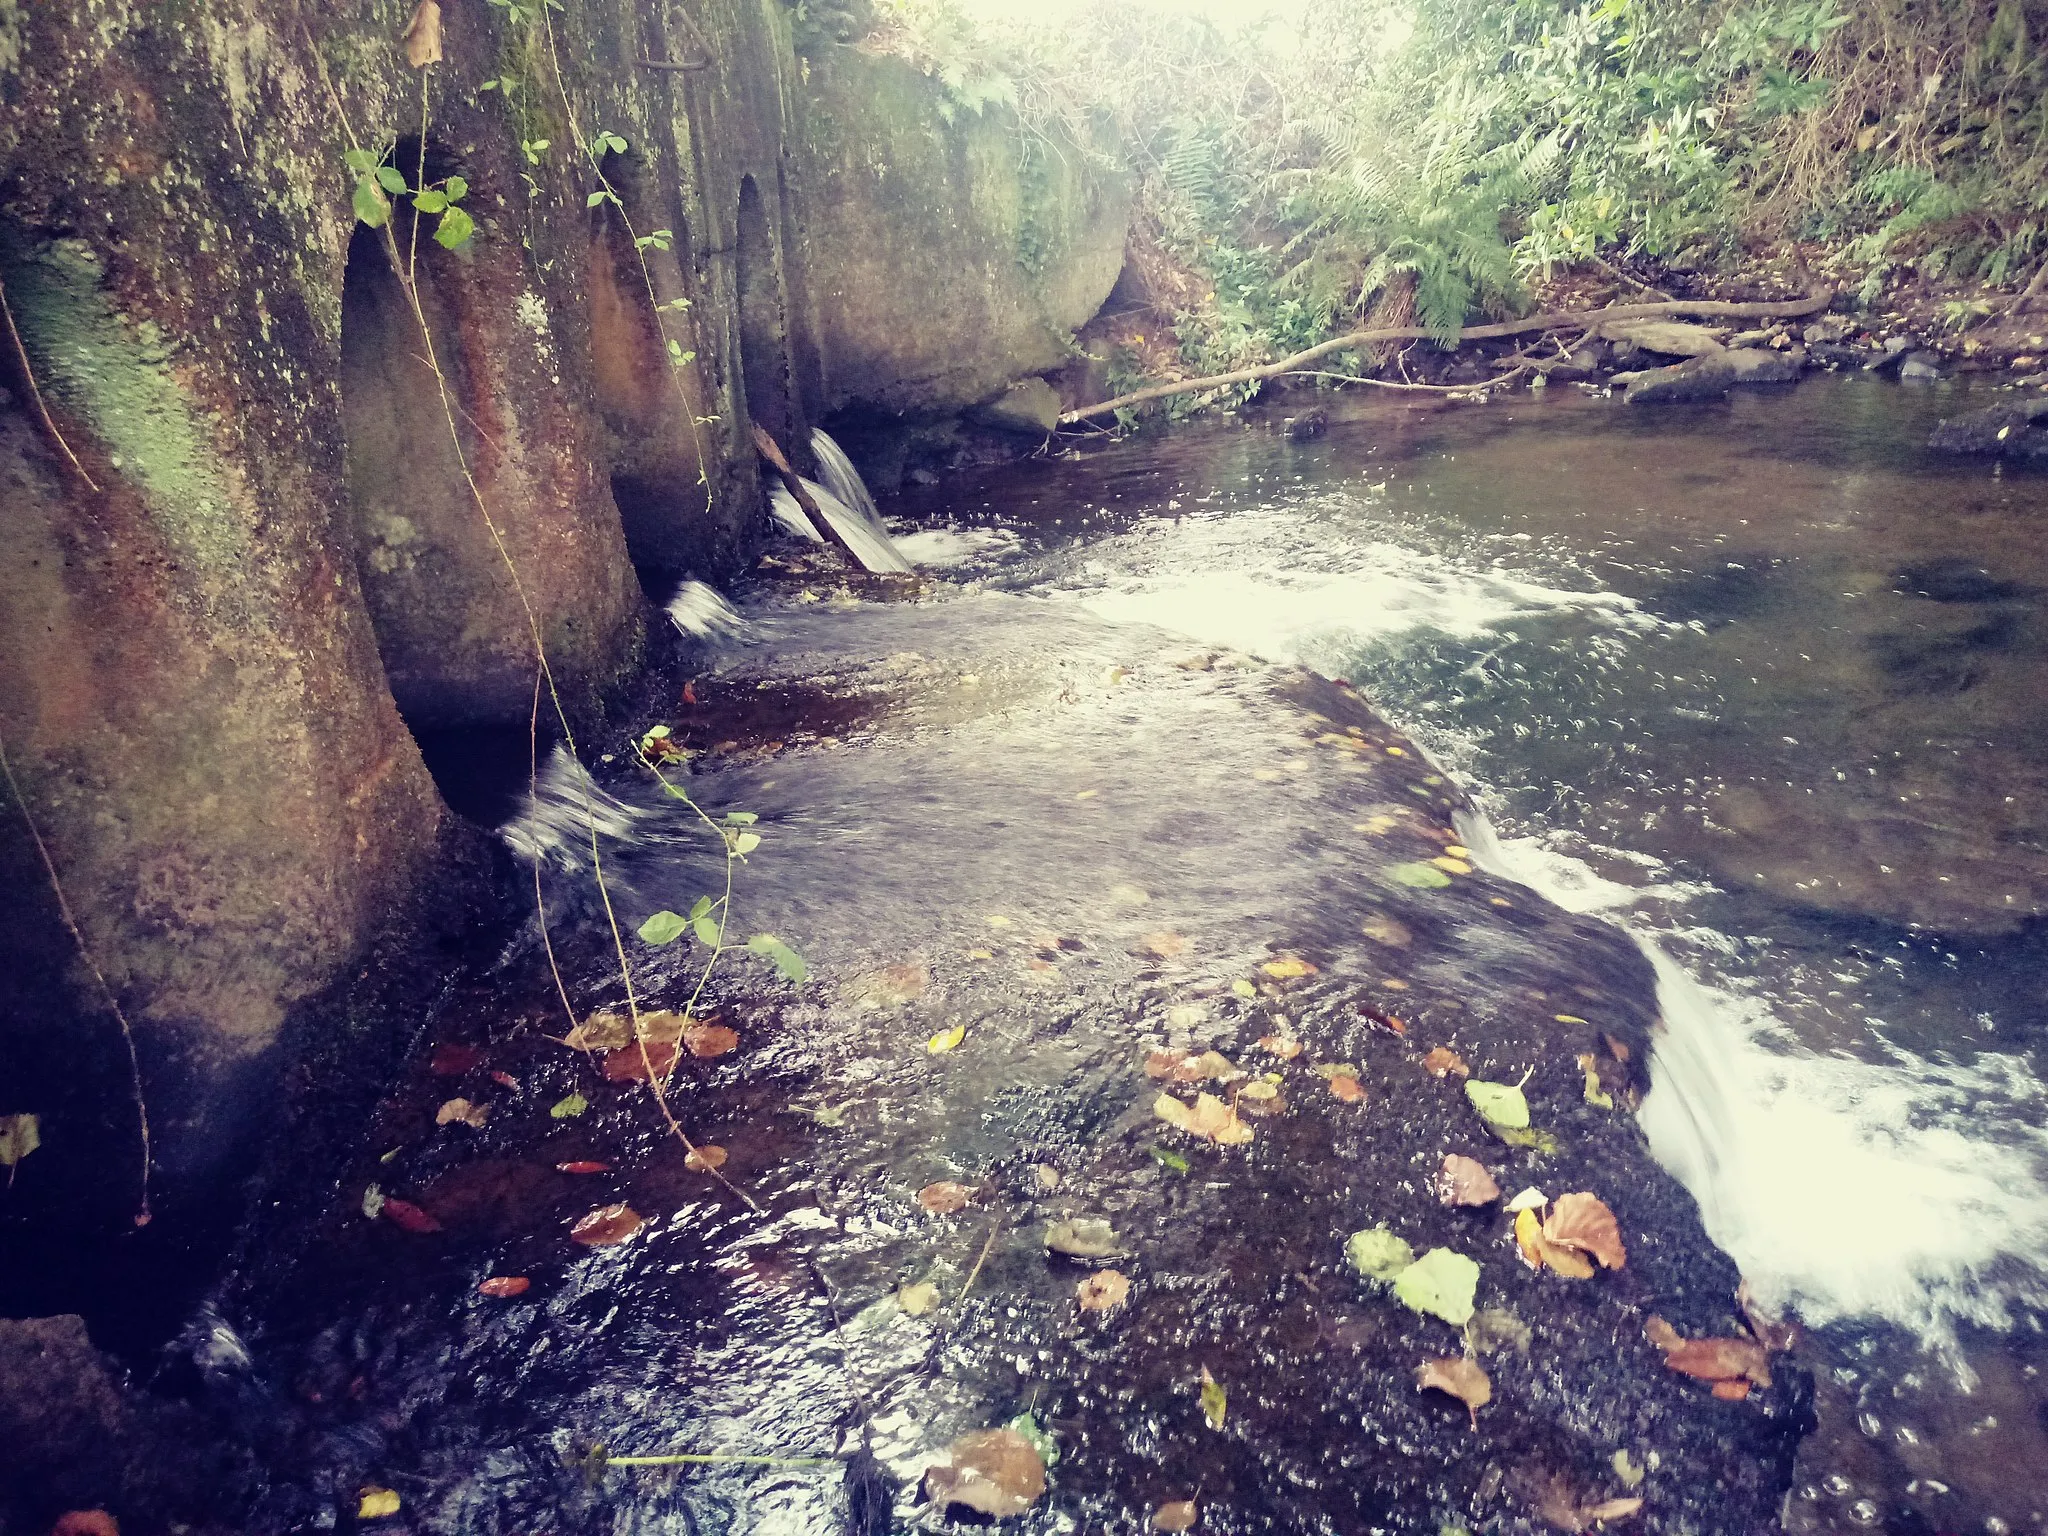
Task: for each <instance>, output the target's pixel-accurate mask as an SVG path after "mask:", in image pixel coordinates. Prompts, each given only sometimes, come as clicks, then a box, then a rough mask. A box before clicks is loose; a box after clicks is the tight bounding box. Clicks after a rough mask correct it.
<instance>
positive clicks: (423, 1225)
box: [379, 1196, 441, 1232]
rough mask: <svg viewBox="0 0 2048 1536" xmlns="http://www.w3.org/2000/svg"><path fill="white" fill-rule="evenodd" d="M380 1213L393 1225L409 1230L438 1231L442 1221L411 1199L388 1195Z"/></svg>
mask: <svg viewBox="0 0 2048 1536" xmlns="http://www.w3.org/2000/svg"><path fill="white" fill-rule="evenodd" d="M379 1214H380V1215H382V1216H383V1218H384V1219H385V1220H386V1221H388V1222H390V1223H391V1224H392V1225H393V1226H396V1227H399V1228H401V1229H403V1230H404V1231H407V1232H438V1231H440V1230H441V1223H440V1222H438V1221H436V1220H434V1218H433V1217H432V1216H429V1215H428V1214H427V1213H426V1212H425V1211H423V1210H421V1209H420V1208H419V1207H418V1206H416V1205H414V1204H413V1203H412V1202H411V1201H410V1200H399V1199H396V1198H392V1197H389V1196H387V1197H386V1198H385V1200H384V1202H383V1204H382V1206H381V1207H380V1208H379Z"/></svg>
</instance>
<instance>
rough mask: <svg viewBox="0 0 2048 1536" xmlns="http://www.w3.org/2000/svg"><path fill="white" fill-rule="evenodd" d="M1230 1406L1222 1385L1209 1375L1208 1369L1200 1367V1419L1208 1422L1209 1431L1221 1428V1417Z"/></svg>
mask: <svg viewBox="0 0 2048 1536" xmlns="http://www.w3.org/2000/svg"><path fill="white" fill-rule="evenodd" d="M1229 1406H1230V1399H1229V1396H1228V1395H1227V1394H1226V1393H1225V1392H1224V1390H1223V1383H1222V1382H1220V1381H1218V1380H1217V1379H1216V1378H1215V1377H1214V1376H1211V1375H1210V1374H1209V1368H1208V1367H1207V1366H1206V1365H1205V1366H1203V1367H1202V1417H1203V1418H1205V1419H1207V1420H1208V1421H1209V1427H1210V1428H1211V1429H1221V1428H1222V1427H1223V1415H1224V1413H1225V1412H1226V1411H1228V1409H1229Z"/></svg>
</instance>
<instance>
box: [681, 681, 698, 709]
mask: <svg viewBox="0 0 2048 1536" xmlns="http://www.w3.org/2000/svg"><path fill="white" fill-rule="evenodd" d="M683 702H684V703H685V704H694V703H696V702H697V685H696V683H695V682H688V683H685V684H683Z"/></svg>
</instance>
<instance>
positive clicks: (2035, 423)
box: [1927, 400, 2048, 459]
mask: <svg viewBox="0 0 2048 1536" xmlns="http://www.w3.org/2000/svg"><path fill="white" fill-rule="evenodd" d="M1927 446H1928V447H1930V448H1932V449H1935V450H1936V451H1937V452H1940V453H1985V454H1998V455H2000V456H2002V457H2004V458H2008V459H2041V458H2048V400H2015V401H2013V402H2011V403H2010V404H2001V405H1992V406H1987V407H1985V408H1984V409H1983V410H1981V411H1971V412H1970V413H1969V414H1968V415H1965V416H1951V417H1949V418H1948V419H1947V420H1945V421H1943V422H1942V423H1941V424H1940V425H1939V426H1937V427H1936V428H1935V429H1934V431H1933V432H1932V433H1931V434H1930V435H1929V437H1928V439H1927Z"/></svg>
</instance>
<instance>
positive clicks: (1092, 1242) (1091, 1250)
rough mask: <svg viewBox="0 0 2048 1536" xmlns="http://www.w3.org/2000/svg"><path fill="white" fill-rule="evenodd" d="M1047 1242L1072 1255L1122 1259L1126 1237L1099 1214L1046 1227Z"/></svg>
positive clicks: (1088, 1257)
mask: <svg viewBox="0 0 2048 1536" xmlns="http://www.w3.org/2000/svg"><path fill="white" fill-rule="evenodd" d="M1045 1246H1046V1247H1047V1248H1049V1249H1051V1250H1052V1251H1053V1252H1054V1253H1063V1254H1065V1255H1066V1256H1067V1257H1068V1258H1070V1259H1120V1258H1122V1257H1123V1256H1124V1245H1123V1241H1122V1240H1121V1239H1120V1238H1119V1237H1118V1236H1117V1235H1116V1229H1115V1228H1114V1227H1112V1226H1111V1225H1110V1224H1109V1223H1108V1222H1107V1221H1104V1220H1103V1219H1102V1218H1101V1217H1100V1216H1075V1217H1072V1218H1070V1219H1069V1220H1066V1221H1056V1222H1054V1223H1053V1224H1052V1225H1051V1226H1049V1227H1047V1228H1046V1229H1045Z"/></svg>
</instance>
